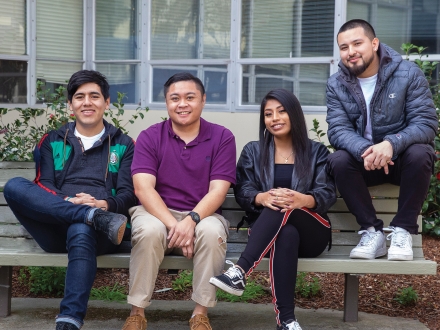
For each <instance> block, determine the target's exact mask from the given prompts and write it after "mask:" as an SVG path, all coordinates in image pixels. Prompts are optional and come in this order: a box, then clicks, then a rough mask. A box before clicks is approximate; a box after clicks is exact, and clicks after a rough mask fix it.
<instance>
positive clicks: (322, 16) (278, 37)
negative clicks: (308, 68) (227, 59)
mask: <svg viewBox="0 0 440 330" xmlns="http://www.w3.org/2000/svg"><path fill="white" fill-rule="evenodd" d="M334 6H335V3H334V1H328V0H304V1H295V0H280V1H276V2H272V1H256V0H243V1H242V27H241V39H242V40H241V43H242V45H241V57H242V58H289V57H305V56H307V57H310V56H332V54H333V40H334V39H333V24H334V11H335V8H334Z"/></svg>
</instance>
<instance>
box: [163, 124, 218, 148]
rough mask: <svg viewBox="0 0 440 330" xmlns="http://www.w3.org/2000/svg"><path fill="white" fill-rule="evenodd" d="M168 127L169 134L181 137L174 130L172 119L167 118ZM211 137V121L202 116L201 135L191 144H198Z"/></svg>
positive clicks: (173, 136)
mask: <svg viewBox="0 0 440 330" xmlns="http://www.w3.org/2000/svg"><path fill="white" fill-rule="evenodd" d="M166 125H167V127H168V134H169V136H170V137H172V138H175V137H176V136H177V137H179V136H178V135H177V134H176V133H174V131H173V126H172V124H171V119H168V120H167V123H166ZM209 139H211V125H210V123H209V122H207V121H206V120H205V119H203V118H200V131H199V135H197V137H196V138H195V139H194V140H193V141H191V142H190V143H189V144H198V143H200V142H204V141H207V140H209Z"/></svg>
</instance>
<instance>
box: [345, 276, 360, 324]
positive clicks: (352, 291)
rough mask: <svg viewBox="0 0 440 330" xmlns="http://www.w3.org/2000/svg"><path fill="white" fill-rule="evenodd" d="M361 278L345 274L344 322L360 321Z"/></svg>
mask: <svg viewBox="0 0 440 330" xmlns="http://www.w3.org/2000/svg"><path fill="white" fill-rule="evenodd" d="M358 299H359V277H358V276H357V275H355V274H347V273H346V274H345V291H344V322H357V321H358Z"/></svg>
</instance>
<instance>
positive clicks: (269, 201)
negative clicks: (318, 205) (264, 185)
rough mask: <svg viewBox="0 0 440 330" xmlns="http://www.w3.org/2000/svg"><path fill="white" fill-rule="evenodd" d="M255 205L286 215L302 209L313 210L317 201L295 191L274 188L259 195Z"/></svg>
mask: <svg viewBox="0 0 440 330" xmlns="http://www.w3.org/2000/svg"><path fill="white" fill-rule="evenodd" d="M255 204H256V205H259V206H264V207H267V208H270V209H272V210H275V211H281V212H283V213H284V212H286V211H288V210H293V209H300V208H302V207H307V208H313V207H314V206H315V205H314V204H315V199H314V197H313V196H311V195H305V194H302V193H300V192H298V191H295V190H291V189H287V188H273V189H271V190H269V191H266V192H264V193H259V194H258V195H257V196H256V197H255Z"/></svg>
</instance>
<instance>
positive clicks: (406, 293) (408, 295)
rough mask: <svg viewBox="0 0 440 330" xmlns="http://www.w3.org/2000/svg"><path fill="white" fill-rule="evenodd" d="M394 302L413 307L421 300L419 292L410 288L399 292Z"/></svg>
mask: <svg viewBox="0 0 440 330" xmlns="http://www.w3.org/2000/svg"><path fill="white" fill-rule="evenodd" d="M394 300H395V301H397V302H398V303H399V304H401V305H403V306H411V305H415V304H416V303H417V300H419V296H418V295H417V292H416V291H415V290H414V289H413V287H412V286H410V287H408V288H403V289H400V290H399V291H398V292H397V294H396V297H395V298H394Z"/></svg>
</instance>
